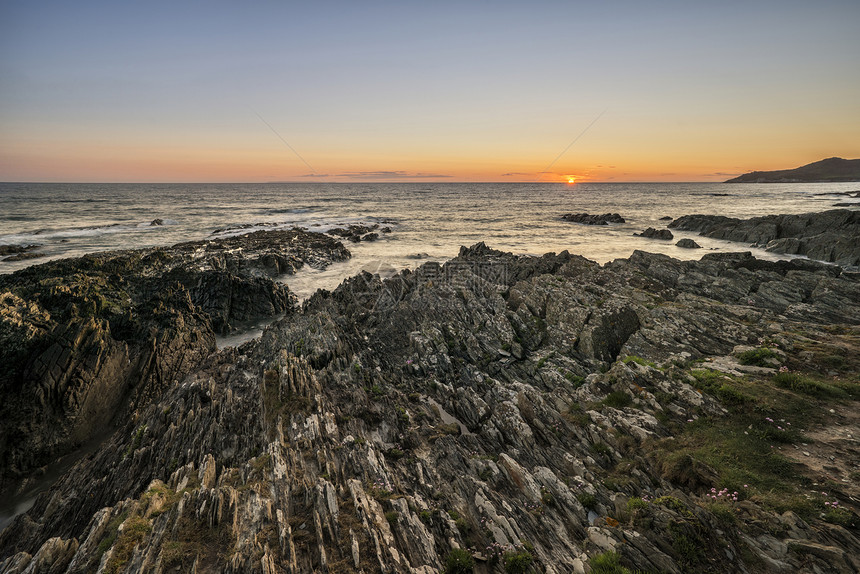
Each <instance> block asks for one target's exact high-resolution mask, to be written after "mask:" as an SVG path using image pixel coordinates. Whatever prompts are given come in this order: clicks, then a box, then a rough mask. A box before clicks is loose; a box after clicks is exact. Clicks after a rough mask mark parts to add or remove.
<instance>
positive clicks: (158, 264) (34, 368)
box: [0, 231, 349, 491]
mask: <svg viewBox="0 0 860 574" xmlns="http://www.w3.org/2000/svg"><path fill="white" fill-rule="evenodd" d="M348 256H349V252H348V251H347V250H346V249H345V248H344V247H343V245H342V244H340V243H339V242H337V241H335V240H333V239H331V238H328V237H326V236H323V235H320V234H314V233H305V232H301V231H267V232H257V233H252V234H248V235H244V236H237V237H230V238H222V239H216V240H212V241H199V242H192V243H184V244H180V245H176V246H173V247H170V248H163V249H144V250H136V251H121V252H108V253H100V254H93V255H87V256H85V257H81V258H78V259H67V260H60V261H53V262H50V263H46V264H44V265H38V266H34V267H30V268H28V269H24V270H22V271H19V272H17V273H13V274H11V275H4V276H0V363H2V365H3V367H2V369H0V395H2V400H0V461H2V471H0V491H2V490H5V489H7V488H8V487H10V486H11V485H12V483H13V482H15V481H16V480H19V479H22V478H26V477H27V473H28V472H29V471H31V470H33V469H35V468H38V467H41V466H42V465H45V464H47V463H48V462H50V461H51V460H52V459H53V458H55V457H56V456H59V455H61V454H64V453H66V452H69V451H70V450H72V449H73V448H75V447H76V446H77V445H80V444H82V443H83V442H86V441H87V440H89V439H91V438H93V437H95V436H97V435H99V434H102V433H103V432H105V430H104V429H106V428H109V425H110V422H111V421H112V420H114V419H115V418H118V419H120V420H125V418H126V416H127V414H128V413H130V412H134V411H135V410H136V409H138V408H142V407H143V406H145V405H147V404H149V403H151V402H152V401H154V400H156V399H157V398H158V397H159V396H160V395H161V393H162V392H164V390H165V389H167V388H169V387H170V386H172V385H174V384H176V383H177V382H178V381H180V380H181V379H183V378H184V377H185V376H186V375H187V374H188V373H189V372H191V371H192V370H193V369H195V368H196V367H197V365H198V364H199V363H200V362H201V361H202V360H203V359H204V358H205V357H207V356H208V355H209V354H210V353H211V352H212V351H214V349H215V334H216V333H223V332H228V331H229V330H230V328H231V325H232V324H233V323H234V322H237V321H245V320H249V319H254V318H260V317H272V316H276V315H279V314H283V313H286V312H289V311H291V310H293V309H294V308H295V305H296V299H295V297H294V296H293V295H292V294H291V293H290V292H289V289H288V288H287V287H286V286H285V285H283V284H281V283H277V282H275V281H274V280H273V279H274V278H275V277H277V276H279V275H281V274H284V273H292V272H293V271H295V270H296V269H297V268H299V267H301V266H302V265H304V264H309V265H312V266H315V267H322V266H325V265H327V264H328V263H329V262H331V261H336V260H341V259H344V258H346V257H348ZM21 486H23V487H26V480H25V483H24V484H23V485H21Z"/></svg>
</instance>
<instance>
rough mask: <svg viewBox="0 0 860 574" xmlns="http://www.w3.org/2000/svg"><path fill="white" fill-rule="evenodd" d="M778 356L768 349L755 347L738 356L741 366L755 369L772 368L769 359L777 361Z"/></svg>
mask: <svg viewBox="0 0 860 574" xmlns="http://www.w3.org/2000/svg"><path fill="white" fill-rule="evenodd" d="M777 358H779V355H778V354H777V353H776V351H774V350H773V349H771V348H770V347H757V348H755V349H750V350H749V351H744V352H743V353H740V354H738V361H740V364H741V365H753V366H756V367H770V366H773V363H772V361H771V359H777Z"/></svg>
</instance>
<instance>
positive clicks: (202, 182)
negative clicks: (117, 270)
mask: <svg viewBox="0 0 860 574" xmlns="http://www.w3.org/2000/svg"><path fill="white" fill-rule="evenodd" d="M16 183H27V184H33V183H35V184H54V185H95V184H98V185H231V184H233V185H281V184H356V183H359V184H379V183H389V184H390V183H396V184H427V183H447V184H451V183H453V184H462V183H471V184H475V183H481V184H485V183H487V184H489V183H492V184H500V183H501V184H507V185H518V184H528V185H540V184H554V185H569V186H573V187H575V186H577V185H583V184H589V183H599V184H614V183H657V184H663V183H727V182H726V181H725V180H720V181H709V180H689V181H675V180H659V181H642V180H630V181H618V180H611V181H581V182H575V183H569V182H566V181H492V180H485V181H471V180H461V181H451V180H439V181H436V180H421V181H391V180H379V181H368V180H356V181H307V180H304V181H292V180H283V181H0V185H4V184H16ZM798 183H805V182H798ZM823 183H827V182H823Z"/></svg>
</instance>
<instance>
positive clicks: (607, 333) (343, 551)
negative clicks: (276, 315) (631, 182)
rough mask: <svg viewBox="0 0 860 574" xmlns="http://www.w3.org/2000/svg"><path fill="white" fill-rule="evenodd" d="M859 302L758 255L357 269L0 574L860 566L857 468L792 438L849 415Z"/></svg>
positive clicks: (65, 489)
mask: <svg viewBox="0 0 860 574" xmlns="http://www.w3.org/2000/svg"><path fill="white" fill-rule="evenodd" d="M858 295H860V281H858V277H857V276H856V275H853V274H850V273H843V272H842V271H841V270H840V269H839V268H838V267H833V266H828V265H823V264H817V263H814V262H809V261H802V260H798V261H792V262H767V261H761V260H758V259H755V258H754V257H752V256H751V255H750V254H748V253H734V254H710V255H705V256H704V257H703V258H702V260H701V261H678V260H675V259H672V258H670V257H667V256H663V255H654V254H648V253H643V252H638V251H637V252H635V253H634V254H633V255H632V256H631V257H630V258H628V259H622V260H616V261H614V262H612V263H609V264H607V265H604V266H600V265H598V264H596V263H594V262H591V261H588V260H586V259H584V258H582V257H579V256H575V255H570V254H568V253H567V252H563V253H561V254H557V255H556V254H547V255H544V256H543V257H526V256H514V255H511V254H508V253H502V252H499V251H495V250H493V249H490V248H489V247H487V246H486V245H484V244H478V245H475V246H473V247H471V248H463V249H462V250H461V251H460V254H459V256H458V257H456V258H455V259H452V260H451V261H449V262H447V263H445V264H444V265H440V264H438V263H427V264H425V265H423V266H421V267H420V268H418V269H417V270H415V271H413V272H410V271H404V272H402V273H401V274H399V275H396V276H394V277H392V278H391V279H388V280H385V281H382V280H380V279H379V277H377V276H372V275H369V274H366V273H365V274H362V275H358V276H356V277H353V278H351V279H348V280H347V281H345V282H344V283H343V284H342V285H341V286H340V287H338V288H337V289H336V290H334V291H333V292H325V291H320V292H318V293H317V294H316V295H314V296H312V297H311V298H310V299H309V300H308V301H306V302H305V303H304V305H303V306H302V309H301V310H300V311H297V312H295V313H290V314H288V315H286V316H285V317H284V318H282V319H280V320H279V321H277V322H276V323H274V324H273V325H271V326H270V327H269V328H268V329H267V330H266V331H265V332H264V334H263V336H262V337H261V338H260V339H259V340H256V341H252V342H250V343H247V344H245V345H243V346H242V347H240V348H238V349H227V350H223V351H220V352H218V353H215V354H213V355H211V356H209V357H208V358H207V359H205V360H203V361H202V362H201V363H200V364H199V365H198V367H197V368H196V369H194V370H193V372H191V373H190V374H188V375H187V376H185V377H182V378H180V379H179V380H178V381H177V382H175V383H171V384H169V385H167V387H166V388H165V389H164V392H163V393H162V394H161V395H160V396H158V397H156V398H154V399H153V400H152V401H151V402H149V403H147V404H144V403H139V404H138V405H137V407H136V408H134V409H133V410H131V411H130V412H129V415H128V416H127V417H126V418H125V419H124V424H123V425H122V426H121V428H120V429H119V430H118V431H117V432H116V433H114V434H113V436H111V437H110V438H109V439H108V440H107V441H106V442H105V443H104V444H103V445H102V447H101V448H100V449H99V450H98V451H97V452H96V453H94V454H92V455H90V456H88V457H85V458H83V459H81V460H79V461H78V462H77V464H76V466H75V467H74V468H73V469H72V470H71V471H70V472H68V473H66V474H65V475H64V476H63V477H62V478H61V479H60V480H59V481H58V482H57V483H56V484H55V485H54V486H53V487H52V488H51V489H50V490H49V491H47V492H45V493H43V494H42V495H40V496H39V498H38V499H37V500H36V503H35V505H34V506H33V508H32V509H31V510H29V511H28V512H27V513H25V514H23V515H20V516H18V517H17V518H16V519H15V520H14V522H13V523H12V524H11V525H10V526H9V527H8V528H6V529H5V530H4V531H3V532H2V534H0V572H3V573H12V572H15V573H18V572H23V571H25V570H26V569H27V568H30V569H31V570H39V571H52V572H70V573H72V572H89V571H96V570H98V571H99V572H128V573H130V572H186V571H197V572H201V571H220V572H265V573H274V572H319V571H330V572H353V571H354V572H359V571H363V572H423V573H426V574H430V573H436V572H438V571H439V570H440V569H443V570H444V571H447V572H463V571H469V570H471V569H472V568H474V571H476V572H502V571H507V572H525V571H526V570H527V569H528V568H532V569H533V570H532V571H539V572H547V573H562V572H565V573H566V572H578V573H584V572H587V571H590V570H594V569H595V568H597V567H598V565H603V566H606V565H607V564H614V565H615V567H616V570H615V571H618V572H621V571H623V570H621V567H622V566H623V567H626V568H630V569H640V570H643V571H660V572H673V573H681V572H694V571H700V572H799V573H804V574H805V573H809V574H811V573H813V572H825V571H826V572H857V571H858V570H860V561H858V558H857V557H858V556H860V540H858V536H857V533H858V530H857V527H858V517H857V515H856V507H855V506H854V505H856V501H857V497H858V496H860V490H859V489H858V487H857V481H856V480H855V481H853V482H852V481H851V480H850V479H849V475H848V473H849V472H851V469H852V468H853V467H852V466H851V465H854V464H858V463H860V460H857V455H856V451H855V454H854V455H851V454H850V452H849V451H845V450H844V448H845V447H844V446H840V447H838V448H841V449H843V451H840V452H844V453H845V454H844V455H840V457H839V458H840V460H839V461H829V460H828V459H824V460H825V465H826V467H829V468H831V470H823V471H820V472H819V471H815V470H814V469H813V468H812V466H809V467H807V466H803V465H801V464H799V463H800V462H805V463H808V464H810V465H812V462H811V461H813V460H818V458H817V457H818V455H817V454H816V452H815V451H814V449H813V446H814V445H813V446H804V447H803V448H804V449H809V450H812V451H813V452H806V451H804V452H805V454H808V455H809V456H804V455H803V454H801V451H800V450H795V448H794V445H797V446H798V448H800V444H801V442H806V443H808V442H810V441H812V439H811V438H810V437H812V436H817V435H815V434H814V433H816V432H818V431H819V430H821V429H822V428H824V426H826V425H833V424H836V423H837V422H838V423H839V424H840V425H841V424H845V425H848V426H847V427H840V428H854V427H852V426H850V425H856V424H857V418H856V417H855V418H853V419H851V418H844V419H842V418H840V417H843V416H844V417H850V413H852V412H854V413H856V410H857V409H856V405H857V403H856V401H857V400H858V398H860V388H858V383H857V381H856V380H854V379H855V378H856V372H857V369H858V366H860V364H858V359H857V357H858V356H860V355H858V353H857V351H858V345H857V341H858V335H860V309H858V308H857V305H856V301H857V300H858ZM28 304H29V303H28V300H26V299H22V300H21V302H20V303H19V304H18V305H19V307H20V308H21V309H22V311H20V313H22V314H23V313H25V311H24V310H23V309H25V308H26V309H30V308H29V307H27V305H28ZM27 312H30V313H31V314H35V313H37V312H38V308H33V309H32V310H31V311H27ZM28 324H35V322H32V323H28ZM840 349H841V351H839V350H840ZM840 361H841V362H840ZM824 365H827V366H826V367H824ZM780 367H785V369H788V372H787V373H778V372H777V371H778V370H779V368H780ZM822 369H823V371H824V372H827V371H828V370H829V371H830V372H831V373H832V375H830V374H828V375H827V380H826V381H823V380H821V379H820V378H810V377H808V376H807V375H806V374H803V373H807V372H810V373H817V372H819V371H821V370H822ZM782 375H785V376H782ZM834 401H838V403H837V402H834ZM840 404H846V405H848V406H847V407H846V408H844V409H843V408H842V407H841V406H840ZM830 409H832V412H831V410H830ZM843 413H844V415H843ZM789 419H790V420H789ZM852 421H853V422H852ZM825 434H826V433H825ZM846 440H847V439H846ZM846 444H847V443H846ZM827 452H830V451H829V450H828V451H827ZM793 457H796V458H799V459H800V460H799V461H798V462H793V461H795V460H796V458H793ZM852 457H853V458H852ZM843 458H844V459H845V460H842V459H843ZM834 465H835V466H834ZM816 468H817V467H816ZM822 472H823V473H825V474H827V476H829V477H830V478H829V479H824V478H819V474H821V473H822ZM843 478H844V481H843V480H842V479H843ZM825 480H829V481H830V482H828V483H827V484H826V485H824V484H819V483H820V482H823V481H825ZM813 484H816V486H814V487H813V486H812V485H813ZM813 491H814V492H813ZM819 492H820V493H821V494H819Z"/></svg>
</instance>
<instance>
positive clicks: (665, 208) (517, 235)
mask: <svg viewBox="0 0 860 574" xmlns="http://www.w3.org/2000/svg"><path fill="white" fill-rule="evenodd" d="M858 187H860V186H858V184H857V183H840V184H732V185H729V184H719V183H687V184H685V183H668V184H667V183H660V184H627V183H624V184H622V183H616V184H589V183H584V184H576V185H566V184H548V183H535V184H514V183H407V184H404V183H397V184H376V183H367V184H279V183H272V184H193V185H187V184H158V185H155V184H33V183H2V184H0V245H33V244H35V245H39V252H41V253H44V254H45V257H43V258H39V259H33V260H28V261H20V262H8V261H6V262H4V261H0V273H9V272H12V271H15V270H17V269H21V268H23V267H26V266H28V265H33V264H37V263H40V262H43V261H47V260H49V259H55V258H59V257H69V256H78V255H82V254H84V253H91V252H95V251H103V250H112V249H125V248H134V247H144V246H159V245H171V244H174V243H177V242H180V241H187V240H194V239H204V238H207V237H211V236H213V234H215V233H219V230H223V229H225V228H231V227H238V226H246V225H256V224H261V225H260V228H272V227H293V226H301V227H305V228H307V229H309V230H311V231H314V230H318V231H322V230H326V229H330V228H332V227H334V226H339V225H346V224H350V223H366V224H372V223H380V224H384V225H389V226H390V227H391V228H392V229H393V233H391V234H386V235H382V234H381V235H380V240H379V241H377V242H373V243H361V244H352V243H350V244H348V247H349V249H350V250H351V251H352V252H353V258H352V259H351V260H350V261H347V262H344V263H338V264H335V265H332V266H331V267H329V268H328V269H327V270H324V271H319V270H312V269H306V270H304V271H303V272H300V273H299V274H298V275H296V276H293V277H285V278H284V280H285V281H286V282H287V283H288V284H289V285H290V287H291V288H292V289H293V290H294V291H296V292H297V293H298V294H299V296H300V297H307V296H308V295H310V294H311V293H312V292H313V291H315V290H316V289H317V288H319V287H324V288H329V289H331V288H333V287H335V286H336V285H337V284H338V283H339V282H340V281H341V280H342V279H343V278H344V277H347V276H349V275H352V274H354V273H356V272H358V271H359V270H361V269H365V270H368V271H371V272H378V273H380V274H381V275H388V274H392V273H394V272H397V271H399V270H400V269H403V268H404V267H415V266H417V265H420V264H421V263H423V262H425V261H430V260H433V261H442V260H445V259H448V258H450V257H453V256H455V255H456V254H457V251H458V249H459V247H460V246H461V245H472V244H474V243H476V242H478V241H485V242H486V243H487V244H488V245H489V246H491V247H493V248H497V249H502V250H505V251H513V252H515V253H523V254H534V255H540V254H543V253H546V252H548V251H555V252H558V251H562V250H564V249H567V250H569V251H570V252H571V253H577V254H581V255H583V256H585V257H588V258H589V259H593V260H595V261H598V262H600V263H605V262H607V261H610V260H612V259H615V258H619V257H627V256H629V255H630V254H631V253H632V252H633V250H634V249H643V250H647V251H654V252H660V253H666V254H668V255H671V256H673V257H678V258H682V259H691V258H699V257H701V256H702V254H703V253H705V252H707V251H708V250H723V251H725V250H739V249H746V246H744V245H739V244H736V243H728V242H723V241H715V240H709V239H704V238H700V237H698V236H695V235H693V234H684V233H676V234H675V235H676V240H677V239H679V238H681V237H693V238H695V239H696V241H698V242H699V244H701V245H702V246H703V247H704V248H705V249H704V250H686V249H681V248H678V247H675V245H674V241H673V242H664V241H657V240H649V239H644V238H640V237H634V236H633V233H634V232H641V231H642V230H644V229H645V228H646V227H658V228H659V227H663V226H664V225H665V223H666V222H665V221H660V218H661V217H664V216H670V217H679V216H681V215H687V214H693V213H706V214H720V215H727V216H733V217H751V216H757V215H767V214H774V213H803V212H811V211H823V210H826V209H831V208H832V207H833V204H835V203H839V202H857V206H858V208H860V202H858V200H852V199H850V198H847V197H846V196H844V195H839V194H840V192H845V191H854V190H857V189H858ZM568 212H588V213H606V212H618V213H620V214H621V215H622V216H623V217H624V218H625V219H626V220H627V223H625V224H620V225H610V226H586V225H577V224H573V223H567V222H564V221H561V220H560V219H559V216H560V215H562V214H564V213H568ZM156 219H159V220H161V222H162V225H152V222H153V221H154V220H156ZM251 229H253V227H252V228H251ZM220 233H223V231H220ZM756 253H757V255H760V256H763V257H767V258H776V257H778V256H775V255H773V254H768V253H764V252H761V251H757V252H756Z"/></svg>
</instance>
